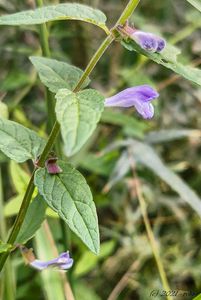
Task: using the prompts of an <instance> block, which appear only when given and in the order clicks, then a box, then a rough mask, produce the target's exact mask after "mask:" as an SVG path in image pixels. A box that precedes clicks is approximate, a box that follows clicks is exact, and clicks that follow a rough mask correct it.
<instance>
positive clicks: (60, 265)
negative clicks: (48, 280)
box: [29, 252, 73, 271]
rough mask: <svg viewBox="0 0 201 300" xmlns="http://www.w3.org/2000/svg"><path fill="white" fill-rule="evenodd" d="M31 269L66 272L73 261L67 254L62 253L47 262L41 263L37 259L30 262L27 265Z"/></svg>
mask: <svg viewBox="0 0 201 300" xmlns="http://www.w3.org/2000/svg"><path fill="white" fill-rule="evenodd" d="M29 264H30V265H31V266H32V267H33V268H35V269H37V270H40V271H42V270H44V269H47V268H50V267H52V268H57V269H60V270H68V269H70V268H71V267H72V265H73V259H72V258H71V257H70V255H69V252H63V253H61V254H60V255H59V256H58V257H57V258H54V259H51V260H48V261H42V260H39V259H35V260H33V261H32V262H30V263H29Z"/></svg>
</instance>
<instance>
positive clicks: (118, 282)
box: [0, 0, 201, 300]
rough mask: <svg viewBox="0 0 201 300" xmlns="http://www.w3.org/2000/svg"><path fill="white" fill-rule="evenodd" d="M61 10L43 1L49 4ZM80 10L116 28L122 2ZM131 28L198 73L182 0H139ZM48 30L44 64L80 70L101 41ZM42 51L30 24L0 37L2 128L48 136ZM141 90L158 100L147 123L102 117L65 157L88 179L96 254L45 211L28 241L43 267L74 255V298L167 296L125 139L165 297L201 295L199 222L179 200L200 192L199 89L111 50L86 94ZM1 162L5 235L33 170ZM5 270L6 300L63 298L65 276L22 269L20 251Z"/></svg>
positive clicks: (64, 26)
mask: <svg viewBox="0 0 201 300" xmlns="http://www.w3.org/2000/svg"><path fill="white" fill-rule="evenodd" d="M58 2H59V1H48V0H46V1H44V3H45V4H47V5H48V4H56V3H58ZM61 2H64V1H60V3H61ZM65 2H72V1H65ZM79 3H83V4H88V5H90V6H93V7H95V8H99V9H101V10H102V11H103V12H104V13H105V14H106V15H107V17H108V26H109V27H112V26H113V25H114V23H115V21H116V20H117V18H118V16H119V15H120V13H121V11H122V10H123V8H124V7H125V5H126V3H127V1H125V0H124V1H123V0H122V1H120V0H94V1H87V0H83V1H81V0H80V1H79ZM34 6H35V3H34V1H32V0H27V1H25V0H24V1H21V0H9V1H6V0H1V1H0V13H1V14H9V13H14V12H17V11H22V10H25V9H29V8H33V7H34ZM131 23H132V24H134V25H135V27H137V28H140V29H143V30H145V31H150V32H155V33H158V34H159V35H162V36H163V37H164V38H165V39H166V40H167V41H169V42H170V43H171V44H173V45H175V46H176V47H179V48H180V49H181V50H182V54H181V55H180V61H182V62H184V63H187V64H191V65H193V66H196V67H198V68H199V66H200V64H201V56H200V54H201V39H200V36H201V30H200V28H201V17H200V13H199V12H198V11H196V10H195V9H194V8H193V7H192V6H191V5H190V4H188V3H187V2H186V1H184V0H177V1H174V0H169V1H161V0H155V1H151V0H141V1H140V4H139V6H138V8H137V10H136V11H135V13H134V15H133V17H132V19H131ZM48 28H49V31H50V48H51V55H52V57H53V58H55V59H58V60H63V61H66V62H69V63H71V64H73V65H76V66H78V67H80V68H82V69H84V68H85V67H86V65H87V63H88V61H89V59H90V58H91V56H92V55H93V53H94V52H95V50H96V49H97V48H98V46H99V45H100V43H101V41H102V40H103V38H104V33H103V32H102V31H101V30H100V29H98V28H97V27H93V26H92V25H90V24H84V23H80V22H71V21H68V22H66V21H62V22H53V23H51V24H48ZM40 53H41V52H40V45H39V38H38V28H37V27H20V28H19V27H9V26H6V27H2V28H1V29H0V57H1V64H0V98H1V99H2V101H3V102H0V115H5V114H8V113H9V118H10V119H12V120H15V121H17V122H19V123H21V124H23V125H25V126H28V127H29V128H33V129H35V130H37V131H39V132H40V133H41V135H44V130H45V126H46V122H47V115H46V104H45V101H44V86H43V85H42V84H41V82H40V80H39V78H38V77H37V74H36V71H35V70H34V68H33V66H32V64H31V62H30V61H29V59H28V57H29V56H30V55H40ZM145 83H148V84H150V85H151V86H153V87H154V88H156V89H157V90H158V91H159V92H160V97H159V99H158V100H156V101H154V105H155V110H156V114H155V117H154V118H153V120H151V121H144V120H142V119H141V118H140V117H139V116H138V115H137V113H136V112H135V111H134V109H124V110H121V109H112V110H111V109H107V110H105V112H104V114H103V116H102V120H101V123H100V124H99V126H98V128H97V130H96V132H95V133H94V135H93V137H92V138H91V139H90V141H89V142H88V143H87V144H86V145H85V146H84V148H83V149H82V150H81V151H80V152H79V153H78V154H77V155H76V156H74V157H73V158H71V159H70V161H71V162H72V163H73V164H74V165H76V166H77V167H78V169H79V170H80V171H81V173H82V174H83V175H84V176H85V177H86V179H87V182H88V184H89V185H90V187H91V190H92V193H93V195H94V201H95V203H96V206H97V211H98V217H99V224H100V232H101V253H100V255H99V256H98V257H96V256H95V255H93V254H91V253H90V252H89V251H88V250H87V249H86V247H85V246H84V245H83V244H82V242H81V241H79V240H78V239H77V238H76V237H75V236H74V235H73V234H71V235H70V234H69V233H66V229H65V228H63V224H60V221H59V219H58V218H57V217H56V215H55V214H54V213H52V211H50V210H49V211H48V212H47V214H48V218H47V219H48V224H49V227H48V225H47V223H45V225H44V226H43V227H42V229H41V230H40V231H39V232H38V233H37V235H36V237H35V238H34V239H33V240H32V241H31V242H29V243H28V247H33V248H34V251H35V252H36V253H37V255H38V256H39V257H40V258H44V259H45V258H47V257H48V256H49V257H52V256H54V254H55V249H54V247H55V245H56V246H57V248H58V251H59V252H61V251H64V250H66V247H70V249H69V250H70V251H71V254H72V256H73V258H74V261H75V263H74V266H73V268H72V270H71V271H69V273H68V279H69V282H70V283H71V286H72V288H73V291H74V293H75V297H76V300H100V299H103V300H105V299H109V300H115V299H118V300H131V299H134V300H135V299H136V300H138V299H140V300H141V299H142V300H146V299H149V298H150V293H151V291H152V290H160V291H162V290H163V288H162V286H161V281H160V276H159V274H158V270H157V267H156V263H155V260H154V257H153V254H152V250H151V248H150V245H149V242H148V239H147V235H146V231H145V227H144V224H143V219H142V217H141V213H140V209H139V205H138V200H137V195H136V192H135V188H134V181H135V180H136V179H135V178H133V174H132V172H131V171H130V166H129V153H130V152H129V151H130V150H129V149H128V148H129V147H127V146H125V145H126V143H127V142H128V140H129V141H131V140H134V142H133V143H134V146H132V151H133V153H134V155H133V161H134V163H135V164H136V172H137V175H138V178H139V180H140V185H141V189H142V190H143V193H144V196H145V200H146V203H147V211H148V215H149V219H150V223H151V225H152V230H153V232H154V235H155V237H156V240H157V242H158V246H159V249H160V253H161V258H162V261H163V264H164V267H165V270H166V273H167V276H168V279H169V283H170V286H171V289H172V290H181V291H188V292H190V291H191V292H192V293H189V296H185V297H183V296H182V297H180V296H177V298H176V299H192V298H193V297H192V296H193V295H195V294H198V293H199V292H201V280H200V278H201V250H200V243H201V221H200V217H199V216H198V214H197V212H196V209H194V210H193V209H192V207H191V206H190V205H189V204H187V203H186V201H189V202H191V201H192V202H194V197H197V196H196V195H195V194H194V193H193V192H192V190H191V189H193V190H194V191H195V192H196V194H197V195H199V194H201V184H200V182H201V173H200V170H201V161H200V157H201V131H200V127H201V109H200V107H201V88H199V87H198V86H196V85H194V84H192V83H190V82H189V81H187V80H185V79H183V78H180V77H179V76H177V75H175V74H173V73H172V72H171V71H169V70H167V69H165V68H164V67H162V66H159V65H157V64H155V63H153V62H151V61H148V60H147V59H146V58H144V57H142V56H140V55H138V54H137V53H134V52H129V51H127V50H126V49H124V48H123V47H122V46H121V45H120V44H119V43H117V42H116V43H114V44H113V45H112V46H111V47H110V48H109V50H108V51H107V53H106V54H105V55H104V57H103V58H102V59H101V61H100V62H99V63H98V65H97V67H96V69H95V71H94V72H93V73H92V75H91V87H94V88H96V89H98V90H99V91H100V92H102V93H103V94H104V95H105V96H110V95H113V94H114V93H116V92H118V91H120V90H122V89H123V88H126V87H131V86H135V85H139V84H145ZM126 141H127V142H126ZM136 141H137V142H136ZM139 142H140V144H139ZM109 145H110V146H109ZM108 147H109V149H108ZM150 147H151V148H150ZM135 151H136V152H135ZM147 154H148V155H147ZM0 162H1V174H2V176H1V180H0V186H1V190H2V192H3V194H2V197H3V199H4V202H5V207H4V216H5V217H6V221H7V227H8V228H9V227H10V226H11V225H12V223H13V220H14V217H15V215H16V213H17V211H18V209H19V206H20V202H21V200H22V195H23V193H24V191H25V189H26V184H27V181H28V177H29V176H28V175H27V174H29V171H28V167H27V165H26V164H22V165H20V166H17V165H16V164H15V163H10V162H9V161H8V160H7V158H6V157H5V156H3V154H0ZM175 174H177V175H178V176H179V177H180V178H182V179H183V181H180V180H178V177H175ZM186 199H187V200H186ZM61 225H62V226H61ZM61 228H63V231H62V230H61ZM48 233H49V234H48ZM52 238H53V240H54V241H53V240H52ZM7 271H8V272H7V275H6V281H5V282H4V283H3V284H4V285H7V288H8V289H9V288H10V289H11V290H13V291H14V290H15V287H17V288H16V296H15V298H12V295H10V296H9V295H8V296H7V297H8V298H7V299H3V300H10V299H17V300H27V299H29V300H32V299H34V300H35V299H37V300H42V299H47V300H53V299H54V300H56V299H58V300H62V299H65V298H63V297H64V293H63V284H64V281H65V275H64V274H63V275H62V276H60V274H59V273H57V272H55V271H50V272H49V271H47V272H46V271H44V272H42V273H39V272H37V271H35V270H33V269H31V268H29V267H28V266H26V265H25V264H24V262H23V259H22V258H21V256H20V253H19V251H16V252H15V253H13V254H12V256H11V261H10V262H9V264H8V266H7ZM193 293H194V294H193ZM11 294H12V292H11ZM9 297H10V298H9ZM157 297H158V298H157ZM155 299H161V297H160V296H156V297H155ZM164 299H165V298H164Z"/></svg>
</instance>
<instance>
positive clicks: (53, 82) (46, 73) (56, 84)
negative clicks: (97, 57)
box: [30, 56, 89, 93]
mask: <svg viewBox="0 0 201 300" xmlns="http://www.w3.org/2000/svg"><path fill="white" fill-rule="evenodd" d="M30 60H31V62H32V64H33V65H34V67H35V68H36V70H37V71H38V74H39V77H40V80H41V81H42V83H43V84H44V85H45V86H46V87H48V89H49V90H50V91H51V92H53V93H57V92H58V90H59V89H64V88H66V89H69V90H73V89H74V88H75V86H76V84H77V83H78V81H79V79H80V77H81V76H82V74H83V71H82V70H80V69H79V68H77V67H74V66H72V65H69V64H68V63H65V62H61V61H58V60H56V59H50V58H45V57H37V56H31V57H30ZM88 84H89V79H87V80H85V82H84V85H83V86H82V88H84V87H86V86H87V85H88Z"/></svg>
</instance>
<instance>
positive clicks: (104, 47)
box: [0, 0, 139, 271]
mask: <svg viewBox="0 0 201 300" xmlns="http://www.w3.org/2000/svg"><path fill="white" fill-rule="evenodd" d="M37 1H38V3H39V4H40V5H41V1H42V0H37ZM138 3H139V0H138V1H136V0H130V1H129V3H128V5H127V6H126V8H125V9H124V11H123V13H122V14H121V16H120V18H119V20H118V21H117V23H116V25H123V24H124V23H125V22H126V20H127V19H128V18H129V17H130V16H131V14H132V13H133V11H134V9H135V8H136V7H137V4H138ZM114 39H115V37H114V36H113V34H112V33H110V35H108V36H107V37H106V39H105V40H104V41H103V42H102V44H101V45H100V47H99V48H98V50H97V51H96V53H95V54H94V56H93V57H92V59H91V60H90V62H89V64H88V66H87V67H86V69H85V71H84V73H83V74H82V77H81V78H80V80H79V82H78V84H77V86H76V87H75V89H74V92H78V91H79V90H80V89H81V87H82V85H83V83H84V81H85V80H86V78H87V77H88V76H89V75H90V74H91V72H92V71H93V69H94V67H95V66H96V64H97V63H98V61H99V60H100V58H101V57H102V55H103V54H104V53H105V51H106V50H107V48H108V47H109V46H110V44H111V43H112V42H113V41H114ZM59 131H60V124H59V123H58V122H57V121H56V122H55V124H54V127H53V129H52V131H51V133H50V136H49V139H48V141H47V144H46V146H45V148H44V150H43V152H42V154H41V157H40V160H39V163H38V165H39V166H40V167H43V166H44V163H45V160H46V159H47V156H48V154H49V151H50V150H51V148H52V147H53V144H54V142H55V140H56V137H57V136H58V134H59ZM34 173H35V170H34V172H33V174H32V176H31V179H30V182H29V184H28V187H27V190H26V193H25V195H24V199H23V201H22V204H21V208H20V211H19V213H18V216H17V218H16V220H15V223H14V225H13V229H12V231H11V233H10V236H9V239H8V243H10V244H13V243H14V242H15V240H16V238H17V235H18V233H19V230H20V228H21V226H22V223H23V220H24V218H25V215H26V212H27V209H28V207H29V204H30V201H31V197H32V195H33V192H34ZM8 255H9V253H8V252H7V253H5V254H3V255H1V256H0V271H1V270H2V268H3V266H4V264H5V262H6V259H7V257H8Z"/></svg>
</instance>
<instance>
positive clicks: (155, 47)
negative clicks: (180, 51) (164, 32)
mask: <svg viewBox="0 0 201 300" xmlns="http://www.w3.org/2000/svg"><path fill="white" fill-rule="evenodd" d="M130 37H131V38H132V39H133V40H134V41H135V42H136V43H137V44H139V45H140V47H141V48H143V49H144V50H147V51H151V52H161V51H162V50H163V49H164V47H165V40H164V39H162V38H161V37H159V36H157V35H155V34H153V33H150V32H144V31H140V30H135V31H134V32H133V33H132V34H131V36H130Z"/></svg>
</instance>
